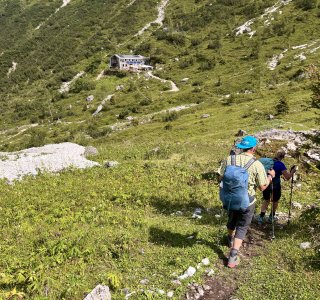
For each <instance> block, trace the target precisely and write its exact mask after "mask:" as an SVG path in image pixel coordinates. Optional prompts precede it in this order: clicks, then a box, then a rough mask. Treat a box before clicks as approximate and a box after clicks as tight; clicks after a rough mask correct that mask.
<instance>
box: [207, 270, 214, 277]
mask: <svg viewBox="0 0 320 300" xmlns="http://www.w3.org/2000/svg"><path fill="white" fill-rule="evenodd" d="M205 273H206V274H207V276H213V275H214V270H213V269H207V270H206V272H205Z"/></svg>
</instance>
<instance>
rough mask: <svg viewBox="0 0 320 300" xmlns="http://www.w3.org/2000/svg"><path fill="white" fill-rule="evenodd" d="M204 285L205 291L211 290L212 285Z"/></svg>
mask: <svg viewBox="0 0 320 300" xmlns="http://www.w3.org/2000/svg"><path fill="white" fill-rule="evenodd" d="M202 287H203V289H204V290H205V291H209V290H211V287H210V286H209V285H207V284H204V285H203V286H202Z"/></svg>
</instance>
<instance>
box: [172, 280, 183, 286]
mask: <svg viewBox="0 0 320 300" xmlns="http://www.w3.org/2000/svg"><path fill="white" fill-rule="evenodd" d="M171 283H172V284H174V285H181V281H180V280H178V279H174V280H172V281H171Z"/></svg>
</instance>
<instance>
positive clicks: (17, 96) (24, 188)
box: [0, 0, 320, 300]
mask: <svg viewBox="0 0 320 300" xmlns="http://www.w3.org/2000/svg"><path fill="white" fill-rule="evenodd" d="M319 22H320V18H319V8H318V7H317V6H316V1H312V0H310V1H309V0H308V1H301V0H295V1H290V0H287V1H276V0H268V1H262V0H261V1H250V0H241V1H234V0H216V1H209V0H179V1H177V0H169V1H167V0H162V1H156V0H154V1H153V0H152V1H147V0H136V1H125V0H118V1H109V0H107V1H106V0H90V1H82V0H71V1H60V0H54V1H53V0H52V1H43V0H41V1H40V0H39V1H38V0H26V1H15V0H14V1H9V0H0V26H1V32H0V103H1V105H0V113H1V120H0V122H1V131H0V142H1V144H0V146H1V147H0V151H5V152H8V151H14V150H20V149H24V148H26V147H34V146H41V145H45V144H48V143H59V142H76V143H78V144H81V145H94V146H96V147H97V148H98V150H99V155H98V156H96V157H95V158H94V159H95V160H96V161H97V162H99V163H100V164H101V165H105V162H106V161H117V162H119V165H118V167H117V168H108V169H105V168H102V167H97V168H93V169H91V170H80V171H79V170H68V171H65V172H62V173H61V174H56V175H52V174H40V175H39V176H38V177H36V178H34V177H27V178H25V179H24V180H23V181H21V182H16V183H15V184H14V185H7V184H6V182H4V181H1V182H0V187H1V190H2V192H3V193H2V195H3V197H2V200H1V203H0V227H1V228H2V230H1V231H0V241H1V242H0V269H1V271H0V298H4V299H12V298H13V297H16V298H25V299H83V298H84V296H85V295H86V294H87V293H89V292H90V291H91V290H92V289H93V288H94V287H95V286H96V285H97V284H107V285H109V286H110V287H111V289H112V297H113V299H124V298H126V299H128V298H129V299H139V300H140V299H165V298H166V297H169V296H170V297H173V298H174V299H180V298H181V297H183V295H184V294H185V293H186V291H188V289H189V288H190V286H188V285H189V283H191V282H193V281H195V282H197V283H199V284H202V283H203V281H204V279H203V276H205V275H208V274H209V276H210V277H211V278H214V279H217V280H216V281H218V279H219V276H220V275H222V274H223V273H224V271H223V272H221V271H220V269H221V268H222V266H220V267H221V268H220V267H217V264H219V262H220V260H221V257H224V255H226V254H227V253H228V249H227V247H226V245H225V244H224V229H225V222H226V218H225V214H223V212H222V211H221V205H220V202H219V199H218V185H217V184H216V181H215V175H214V174H215V173H214V171H215V170H216V169H217V167H218V165H219V161H220V160H221V159H222V158H224V157H225V156H226V155H227V154H228V153H229V150H230V148H231V145H232V144H233V142H234V138H235V134H236V133H237V132H238V130H239V129H241V130H245V131H247V132H248V133H250V134H256V133H257V132H259V131H262V130H269V129H273V128H278V129H283V130H303V131H308V130H310V129H314V128H318V123H317V122H318V121H317V118H318V116H317V115H316V114H315V112H317V111H318V110H316V108H315V107H316V105H315V103H318V102H316V99H318V98H317V97H318V95H319V81H320V80H319V78H318V79H314V78H312V72H311V71H310V69H309V70H308V68H307V67H308V66H309V65H310V64H317V62H318V61H319V56H320V52H319V51H320V48H319V47H320V43H319V36H318V31H317V29H318V27H319ZM17 24H18V25H17ZM149 25H150V26H149ZM143 28H147V29H146V30H143V31H141V30H142V29H143ZM139 32H141V34H138V33H139ZM114 53H134V54H142V55H146V56H149V57H150V63H151V64H152V65H153V66H154V67H155V69H154V70H153V72H152V73H151V74H148V73H144V72H141V73H138V74H133V73H124V72H112V71H110V70H109V68H108V62H109V57H110V56H111V55H112V54H114ZM315 73H316V72H315ZM314 77H317V75H316V74H315V76H314ZM159 78H160V80H159ZM170 81H171V82H173V83H174V84H176V86H177V89H179V90H178V91H177V89H176V91H175V92H172V91H170V89H171V83H170ZM311 83H312V84H313V85H312V87H311V88H310V84H311ZM317 91H318V92H317ZM312 93H314V94H313V98H312V99H313V102H314V103H313V104H311V101H310V100H311V97H312ZM279 100H281V101H279ZM318 108H319V107H318ZM308 138H310V136H308ZM292 142H294V141H292ZM313 142H314V143H316V142H318V143H319V141H317V140H316V138H314V140H313ZM286 143H287V142H284V141H277V140H275V141H271V143H270V144H268V143H265V144H264V145H262V146H261V148H260V149H259V151H260V152H259V153H260V154H261V155H264V154H268V155H273V153H274V152H275V151H276V150H277V149H278V148H279V147H282V146H286ZM310 145H311V142H310V144H308V145H304V146H303V147H301V146H299V148H298V149H297V151H292V152H291V151H289V154H290V156H291V157H287V158H286V161H285V162H286V164H287V165H292V164H299V167H300V170H299V176H300V177H299V178H298V181H297V182H295V185H294V194H293V197H294V200H295V201H298V202H300V203H301V204H302V207H303V209H302V211H298V210H297V209H294V210H293V213H294V215H295V218H294V219H293V220H292V223H291V225H290V226H283V227H277V229H276V230H277V235H276V237H277V239H276V240H275V241H273V243H270V241H269V235H268V232H269V231H270V227H268V226H267V227H266V228H264V230H262V231H260V232H259V234H261V236H262V239H263V240H264V244H263V245H264V247H265V248H263V249H261V251H260V252H258V256H257V257H256V258H254V259H253V258H251V257H250V259H247V260H246V261H247V264H243V265H242V266H240V268H239V271H235V272H233V271H230V270H227V271H225V273H226V274H227V275H228V274H230V276H237V275H238V274H240V275H241V274H243V277H242V279H243V280H242V281H241V284H240V285H239V289H238V290H237V291H234V292H233V295H232V296H233V297H235V298H239V299H243V300H245V299H258V298H260V297H262V298H266V299H271V300H277V299H279V295H281V297H282V296H283V298H284V299H289V298H290V297H291V296H292V297H294V298H295V299H299V300H300V299H310V298H312V295H313V294H314V295H317V293H313V292H314V291H315V290H316V289H317V288H318V285H319V272H318V267H317V262H318V260H319V224H318V223H319V222H318V218H319V209H318V208H317V205H319V201H318V199H319V197H320V195H319V165H318V166H317V165H316V164H314V163H313V161H312V162H310V158H309V157H307V156H305V153H306V152H308V150H309V149H308V147H310ZM7 155H8V154H7ZM0 159H1V160H3V161H6V160H7V159H8V157H6V156H1V157H0ZM16 163H17V164H18V162H16ZM8 164H9V162H8ZM260 200H261V199H259V200H258V201H260ZM289 201H290V184H288V183H285V184H284V190H283V201H282V202H281V203H280V211H281V212H282V213H283V214H284V215H286V214H287V210H288V207H289ZM258 203H259V204H260V202H258ZM313 203H316V205H315V206H312V204H313ZM199 208H201V215H200V216H199ZM197 215H198V216H197ZM302 242H311V248H310V249H307V250H306V251H304V250H303V249H300V248H299V245H300V243H302ZM256 247H258V245H256ZM266 254H269V255H270V256H268V255H266ZM242 255H246V250H244V252H243V253H242ZM204 258H209V265H208V266H205V264H204V263H203V260H204ZM204 261H205V262H207V260H204ZM190 266H192V267H195V268H196V267H199V268H198V269H197V268H196V269H197V271H196V273H195V274H194V275H193V276H192V277H188V278H185V276H183V274H184V272H185V271H186V270H187V269H188V268H189V267H190ZM191 270H192V269H191ZM180 276H182V278H185V279H181V277H180ZM179 278H180V279H179ZM265 278H267V283H266V284H265V281H264V280H265ZM300 279H301V281H300ZM292 282H293V283H294V284H292ZM299 282H301V285H300V286H299ZM215 292H216V291H215V290H214V289H213V290H212V294H213V295H214V296H215V295H218V294H217V293H215ZM172 293H173V294H172ZM172 295H173V296H172ZM213 299H214V298H213Z"/></svg>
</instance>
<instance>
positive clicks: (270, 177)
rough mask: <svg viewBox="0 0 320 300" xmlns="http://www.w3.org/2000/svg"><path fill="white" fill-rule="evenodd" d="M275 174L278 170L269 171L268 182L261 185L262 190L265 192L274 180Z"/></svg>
mask: <svg viewBox="0 0 320 300" xmlns="http://www.w3.org/2000/svg"><path fill="white" fill-rule="evenodd" d="M275 175H276V172H275V171H274V170H269V171H268V175H267V182H266V184H263V185H260V186H259V189H260V191H262V192H263V191H264V190H265V189H266V188H267V187H268V186H269V184H270V183H271V182H272V179H273V178H274V176H275Z"/></svg>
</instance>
